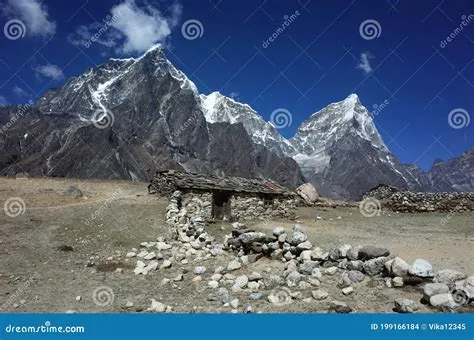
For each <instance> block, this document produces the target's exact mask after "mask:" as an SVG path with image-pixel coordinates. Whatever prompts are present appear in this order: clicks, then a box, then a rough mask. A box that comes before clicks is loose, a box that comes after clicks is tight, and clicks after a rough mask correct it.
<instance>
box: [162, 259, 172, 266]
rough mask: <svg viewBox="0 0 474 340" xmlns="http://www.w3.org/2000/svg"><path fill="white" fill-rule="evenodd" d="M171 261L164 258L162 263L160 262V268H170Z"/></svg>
mask: <svg viewBox="0 0 474 340" xmlns="http://www.w3.org/2000/svg"><path fill="white" fill-rule="evenodd" d="M171 265H172V264H171V261H170V260H164V261H163V263H162V264H161V268H171Z"/></svg>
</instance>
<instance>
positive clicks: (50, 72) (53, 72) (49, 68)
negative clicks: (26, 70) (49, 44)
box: [35, 64, 64, 80]
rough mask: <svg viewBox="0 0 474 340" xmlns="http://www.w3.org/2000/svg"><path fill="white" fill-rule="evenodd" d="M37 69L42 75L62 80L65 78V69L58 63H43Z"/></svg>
mask: <svg viewBox="0 0 474 340" xmlns="http://www.w3.org/2000/svg"><path fill="white" fill-rule="evenodd" d="M35 70H36V72H38V73H39V74H41V75H42V76H44V77H47V78H51V79H53V80H61V79H63V78H64V74H63V71H62V70H61V69H60V68H59V67H58V66H56V65H51V64H49V65H42V66H39V67H37V68H36V69H35Z"/></svg>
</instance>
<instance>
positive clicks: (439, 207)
mask: <svg viewBox="0 0 474 340" xmlns="http://www.w3.org/2000/svg"><path fill="white" fill-rule="evenodd" d="M370 198H375V199H377V200H380V202H381V205H382V207H383V208H385V209H389V210H392V211H398V212H409V213H414V212H453V213H455V212H463V211H474V193H472V192H439V193H430V192H411V191H407V190H398V189H397V188H394V187H391V186H387V185H379V186H377V187H375V188H373V189H371V190H369V191H368V192H367V193H365V194H364V196H363V199H370Z"/></svg>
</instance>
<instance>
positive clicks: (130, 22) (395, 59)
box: [0, 0, 474, 169]
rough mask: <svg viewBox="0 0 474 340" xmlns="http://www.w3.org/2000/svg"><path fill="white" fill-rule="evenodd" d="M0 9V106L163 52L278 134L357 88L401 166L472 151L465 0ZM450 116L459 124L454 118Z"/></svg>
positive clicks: (472, 35) (24, 2)
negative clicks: (91, 70) (276, 116)
mask: <svg viewBox="0 0 474 340" xmlns="http://www.w3.org/2000/svg"><path fill="white" fill-rule="evenodd" d="M0 3H1V7H0V8H1V9H0V14H1V17H0V18H1V26H2V28H4V29H3V35H0V104H6V103H9V104H14V103H24V102H27V101H28V100H30V99H33V100H34V99H35V98H37V97H38V96H39V95H41V93H43V92H44V91H45V90H46V89H47V88H51V87H57V86H61V84H63V83H64V81H66V80H67V78H69V77H72V76H76V75H79V74H81V73H82V72H84V71H85V70H86V69H87V68H88V67H91V66H94V65H98V64H101V63H103V62H104V61H105V60H106V59H107V58H109V57H127V56H136V55H140V54H141V53H142V52H143V51H144V50H145V49H146V48H147V47H149V45H151V44H153V43H157V42H161V43H163V44H164V45H166V46H167V48H168V52H167V55H168V57H169V59H170V60H171V61H172V62H173V63H174V64H175V66H177V67H178V68H180V69H181V70H183V71H184V72H185V73H186V74H187V75H188V77H189V78H190V79H191V80H193V81H194V82H195V83H196V85H197V87H198V89H199V91H200V92H202V93H210V92H212V91H220V92H221V93H223V94H226V95H229V96H233V97H235V98H236V99H237V100H239V101H241V102H244V103H249V104H250V105H251V106H252V107H253V108H254V109H256V110H257V111H258V112H259V113H260V114H261V115H262V116H263V117H264V118H265V119H266V120H269V119H270V115H271V113H272V112H273V111H274V110H276V109H280V108H283V109H286V110H288V111H289V112H290V113H291V115H292V124H291V125H290V126H288V127H286V128H284V129H282V130H281V133H282V134H283V135H285V136H286V137H291V136H293V134H294V133H295V131H296V130H297V128H298V126H299V125H300V123H301V122H302V121H304V120H305V119H307V118H308V117H309V116H310V115H311V114H312V113H314V112H316V111H318V110H319V109H321V108H323V107H324V106H326V105H327V104H329V103H331V102H334V101H338V100H342V99H344V98H345V97H347V96H348V95H349V94H351V93H353V92H355V93H357V94H358V95H359V97H360V99H361V101H362V103H363V104H364V105H365V106H366V107H367V108H368V109H369V110H372V111H375V112H376V113H377V114H376V116H375V118H374V119H375V122H376V125H377V128H378V129H379V132H380V133H381V135H382V137H383V138H384V140H385V142H386V143H387V145H388V146H389V148H390V149H391V150H392V151H393V152H394V153H395V154H396V155H397V156H398V157H399V159H400V160H401V161H402V162H405V163H416V164H418V165H420V166H421V167H423V168H424V169H426V168H428V167H429V166H430V165H431V164H432V162H433V161H434V159H436V158H442V159H448V158H450V157H453V156H457V155H460V154H461V153H462V152H463V151H466V150H468V149H470V148H472V147H473V146H474V133H473V131H474V130H473V128H474V122H470V123H469V124H467V121H468V120H469V121H470V118H471V117H472V116H473V115H474V100H473V94H474V3H473V2H472V1H470V0H453V1H449V2H448V1H445V2H443V1H441V0H433V1H432V0H421V1H409V0H390V1H386V0H377V1H376V0H366V1H363V0H335V1H316V0H311V1H310V0H301V1H296V0H293V1H290V0H286V1H284V0H266V1H264V0H255V1H250V0H247V1H231V0H226V1H224V0H222V1H220V0H211V1H209V0H194V1H191V0H180V1H171V0H170V1H140V0H136V1H133V0H104V1H92V0H89V1H87V0H70V1H67V2H65V1H63V0H43V1H40V0H2V1H0ZM66 4H67V5H66ZM285 16H286V17H285ZM285 18H286V19H285ZM11 20H19V21H20V22H21V24H23V27H21V26H20V27H17V28H19V29H20V33H19V34H18V31H17V32H15V31H8V30H7V28H8V27H7V24H10V25H13V24H15V22H12V21H11ZM104 20H106V21H108V22H109V25H106V24H104ZM188 20H193V21H194V22H195V23H196V22H197V23H198V26H200V27H198V26H196V27H197V35H195V36H191V38H194V39H189V37H190V36H188V37H186V33H185V34H183V30H182V28H183V25H184V23H185V22H187V21H188ZM285 21H286V22H287V25H285ZM463 23H464V24H463ZM283 26H284V27H285V29H284V30H281V29H280V30H278V28H279V27H283ZM103 27H106V30H104V29H102V31H101V33H100V36H99V37H98V40H99V41H96V42H92V43H90V46H88V45H87V44H86V43H85V42H86V41H87V40H88V38H90V35H91V34H96V33H97V32H99V30H100V29H101V28H103ZM363 27H366V28H367V30H364V29H363ZM10 28H11V27H10ZM13 28H15V27H13ZM370 28H373V30H371V29H370ZM461 28H462V29H461ZM23 29H24V31H22V30H23ZM23 33H24V34H23ZM193 33H195V32H194V31H192V30H191V31H189V32H188V33H187V34H193ZM15 34H17V36H15ZM271 36H274V37H275V38H274V39H273V38H272V40H273V41H269V40H268V39H269V38H270V37H271ZM449 36H451V38H449V40H450V41H448V40H446V39H447V38H448V37H449ZM382 104H383V105H382ZM375 105H378V108H379V109H376V108H375ZM450 112H453V113H452V115H451V117H453V115H454V117H457V118H453V119H452V120H451V121H450V120H449V114H450ZM450 123H451V124H450Z"/></svg>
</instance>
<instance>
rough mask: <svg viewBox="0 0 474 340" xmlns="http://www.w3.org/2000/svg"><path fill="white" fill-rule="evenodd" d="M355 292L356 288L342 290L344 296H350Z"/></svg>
mask: <svg viewBox="0 0 474 340" xmlns="http://www.w3.org/2000/svg"><path fill="white" fill-rule="evenodd" d="M353 292H354V288H352V287H346V288H343V289H342V294H344V295H350V294H352V293H353Z"/></svg>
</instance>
